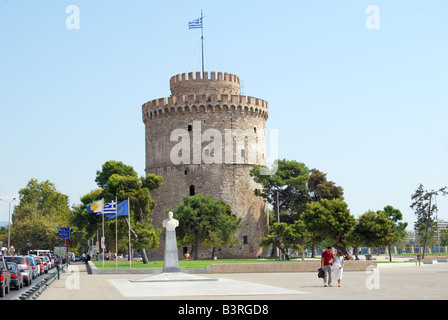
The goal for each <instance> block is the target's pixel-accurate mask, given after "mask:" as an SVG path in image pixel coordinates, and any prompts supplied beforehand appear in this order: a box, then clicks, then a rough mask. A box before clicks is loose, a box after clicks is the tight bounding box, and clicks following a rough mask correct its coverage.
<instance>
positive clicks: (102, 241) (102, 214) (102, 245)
mask: <svg viewBox="0 0 448 320" xmlns="http://www.w3.org/2000/svg"><path fill="white" fill-rule="evenodd" d="M101 216H102V221H103V236H102V237H101V247H102V249H103V269H104V244H105V242H106V241H105V240H106V239H105V238H104V198H103V209H102V210H101Z"/></svg>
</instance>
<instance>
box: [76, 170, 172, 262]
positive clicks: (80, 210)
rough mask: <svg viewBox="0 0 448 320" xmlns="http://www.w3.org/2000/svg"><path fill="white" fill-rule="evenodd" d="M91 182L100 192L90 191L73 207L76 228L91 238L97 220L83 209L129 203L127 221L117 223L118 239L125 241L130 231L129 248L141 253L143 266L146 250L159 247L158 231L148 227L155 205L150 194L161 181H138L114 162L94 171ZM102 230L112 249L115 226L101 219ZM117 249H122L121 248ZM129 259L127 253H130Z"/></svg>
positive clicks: (150, 177) (149, 177)
mask: <svg viewBox="0 0 448 320" xmlns="http://www.w3.org/2000/svg"><path fill="white" fill-rule="evenodd" d="M95 181H96V182H97V183H98V186H99V187H100V189H97V190H94V191H91V192H90V193H88V194H86V195H84V196H83V197H82V198H81V202H82V204H81V205H79V206H77V207H76V211H77V214H76V215H75V218H74V219H73V222H74V223H75V224H76V226H77V227H78V228H79V229H81V230H84V231H86V232H87V237H88V238H91V237H92V236H93V235H94V234H96V231H97V230H98V227H99V224H100V219H99V218H98V217H97V216H96V215H95V214H92V213H88V212H87V210H86V207H87V206H88V205H89V204H91V203H93V202H95V201H98V200H101V199H104V202H105V203H106V202H109V201H112V200H115V199H117V201H118V202H122V201H124V200H127V199H129V202H130V217H126V218H124V222H123V219H121V218H119V219H118V221H117V225H118V229H119V230H121V232H120V237H121V238H123V239H124V238H126V239H127V237H126V236H127V231H128V227H129V226H130V228H131V235H132V239H133V242H132V246H133V248H134V249H141V250H142V260H143V263H148V257H147V254H146V249H148V248H152V249H156V248H158V246H159V235H160V233H161V229H157V230H156V229H155V228H154V226H153V224H152V213H153V211H154V207H155V205H156V201H155V200H154V199H152V198H151V194H150V192H151V191H152V190H154V189H157V188H159V187H160V186H161V185H162V184H163V178H162V177H160V176H156V175H151V174H149V175H146V177H140V178H139V177H138V176H137V173H136V172H135V170H134V169H133V168H132V167H131V166H128V165H125V164H123V163H122V162H118V161H107V162H106V163H104V164H103V166H102V170H101V171H97V175H96V179H95ZM105 226H106V227H105V229H106V231H107V233H108V235H109V236H107V237H106V240H107V245H108V246H109V247H115V243H114V241H115V236H111V235H114V233H115V222H114V221H111V222H109V221H108V219H105ZM121 248H123V249H124V248H126V246H124V245H122V246H121ZM130 255H131V253H130Z"/></svg>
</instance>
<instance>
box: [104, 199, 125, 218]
mask: <svg viewBox="0 0 448 320" xmlns="http://www.w3.org/2000/svg"><path fill="white" fill-rule="evenodd" d="M128 215H129V201H128V200H125V201H123V202H120V203H119V204H118V206H117V211H116V216H117V217H127V216H128ZM107 217H108V218H109V220H111V219H114V218H115V212H114V213H112V214H109V215H108V216H107Z"/></svg>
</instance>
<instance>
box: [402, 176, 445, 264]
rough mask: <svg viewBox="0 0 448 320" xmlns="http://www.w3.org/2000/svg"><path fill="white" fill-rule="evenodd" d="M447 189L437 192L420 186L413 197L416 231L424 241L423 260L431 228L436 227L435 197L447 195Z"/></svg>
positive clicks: (412, 206) (412, 205)
mask: <svg viewBox="0 0 448 320" xmlns="http://www.w3.org/2000/svg"><path fill="white" fill-rule="evenodd" d="M446 189H447V187H443V188H440V189H439V190H437V191H435V190H432V191H427V190H425V189H424V187H423V185H422V184H420V185H419V187H418V188H417V190H416V191H415V193H414V194H413V195H412V196H411V199H412V204H411V208H412V209H413V210H414V212H415V215H416V218H417V220H416V221H415V229H417V230H418V231H419V233H420V235H421V238H422V239H423V254H422V259H424V258H425V252H426V246H427V243H428V241H429V240H430V236H431V233H430V231H431V228H432V227H433V226H434V222H435V213H436V212H437V205H436V204H435V203H434V199H435V197H437V196H438V195H439V194H442V195H447V194H448V192H447V191H446Z"/></svg>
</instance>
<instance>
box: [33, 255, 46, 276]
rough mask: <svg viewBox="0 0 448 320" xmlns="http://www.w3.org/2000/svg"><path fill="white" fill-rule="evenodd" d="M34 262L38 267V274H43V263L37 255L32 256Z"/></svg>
mask: <svg viewBox="0 0 448 320" xmlns="http://www.w3.org/2000/svg"><path fill="white" fill-rule="evenodd" d="M34 262H35V263H36V265H37V266H38V267H39V275H40V276H41V275H43V274H44V263H43V262H42V260H41V259H40V258H39V257H34Z"/></svg>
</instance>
